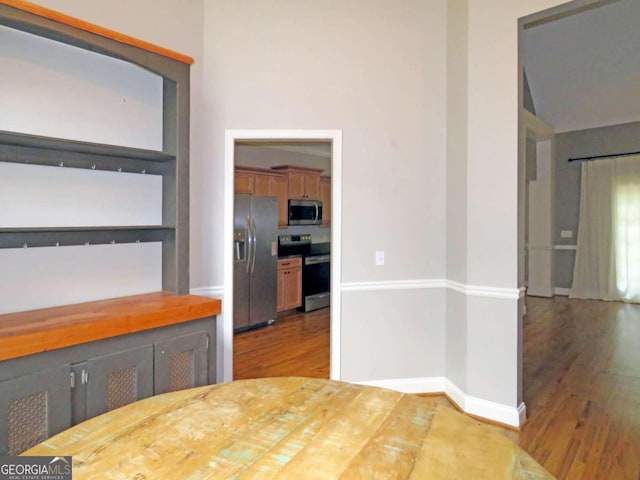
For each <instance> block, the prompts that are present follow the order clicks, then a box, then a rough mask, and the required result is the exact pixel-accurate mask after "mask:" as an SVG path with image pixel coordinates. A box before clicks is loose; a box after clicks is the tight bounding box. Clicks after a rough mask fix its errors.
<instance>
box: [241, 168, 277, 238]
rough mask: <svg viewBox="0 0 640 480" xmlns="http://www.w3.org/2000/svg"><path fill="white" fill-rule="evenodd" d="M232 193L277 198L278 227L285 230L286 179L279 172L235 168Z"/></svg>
mask: <svg viewBox="0 0 640 480" xmlns="http://www.w3.org/2000/svg"><path fill="white" fill-rule="evenodd" d="M233 184H234V193H245V194H248V195H266V196H272V197H278V227H279V228H287V226H288V225H287V222H288V211H287V209H288V193H287V191H288V188H287V177H286V175H284V174H282V173H280V172H274V171H271V170H265V169H261V168H253V167H241V166H237V167H236V168H235V178H234V182H233Z"/></svg>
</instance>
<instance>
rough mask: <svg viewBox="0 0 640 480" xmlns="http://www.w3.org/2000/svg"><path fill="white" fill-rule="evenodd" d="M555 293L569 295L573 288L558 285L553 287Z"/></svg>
mask: <svg viewBox="0 0 640 480" xmlns="http://www.w3.org/2000/svg"><path fill="white" fill-rule="evenodd" d="M553 293H555V294H556V295H562V296H564V297H568V296H569V294H570V293H571V289H570V288H559V287H556V288H554V289H553Z"/></svg>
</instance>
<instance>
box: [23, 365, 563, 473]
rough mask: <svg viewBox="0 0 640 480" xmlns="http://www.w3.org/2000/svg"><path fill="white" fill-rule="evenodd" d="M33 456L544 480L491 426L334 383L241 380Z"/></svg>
mask: <svg viewBox="0 0 640 480" xmlns="http://www.w3.org/2000/svg"><path fill="white" fill-rule="evenodd" d="M24 455H55V456H67V455H71V456H72V457H73V458H72V463H73V478H74V480H80V479H136V480H142V479H148V480H152V479H153V480H155V479H160V480H162V479H178V480H180V479H190V480H195V479H232V478H233V479H236V478H238V479H260V480H263V479H269V478H272V479H295V480H309V479H332V478H343V479H367V480H369V479H405V478H411V479H474V480H478V479H491V480H496V479H503V478H504V479H547V478H549V479H550V478H553V476H552V475H550V474H549V473H548V472H547V471H546V470H545V469H544V468H543V467H541V466H540V465H539V464H538V463H536V461H535V460H533V459H532V458H531V457H530V456H529V455H528V454H527V453H526V452H524V451H523V450H522V449H521V448H520V447H518V446H517V445H516V444H514V443H513V442H512V441H511V440H509V439H508V438H506V437H505V436H504V435H502V434H501V433H499V432H498V431H497V430H496V429H494V428H492V427H491V426H489V425H486V424H483V423H482V422H479V421H477V420H475V419H472V418H470V417H468V416H466V415H464V414H462V413H460V412H457V411H455V410H453V409H451V408H448V407H443V406H438V404H437V403H436V402H433V401H430V399H429V398H424V397H419V396H417V395H410V394H402V393H399V392H396V391H392V390H386V389H382V388H375V387H367V386H362V385H356V384H351V383H344V382H338V381H332V380H322V379H311V378H299V377H282V378H266V379H255V380H240V381H235V382H231V383H226V384H218V385H210V386H205V387H198V388H194V389H190V390H183V391H178V392H172V393H167V394H163V395H158V396H155V397H151V398H147V399H145V400H141V401H138V402H136V403H133V404H130V405H127V406H125V407H122V408H119V409H117V410H113V411H110V412H107V413H105V414H103V415H101V416H98V417H95V418H92V419H90V420H87V421H85V422H83V423H81V424H78V425H76V426H74V427H72V428H70V429H69V430H66V431H64V432H62V433H59V434H58V435H55V436H53V437H51V438H49V439H48V440H46V441H45V442H43V443H41V444H39V445H37V446H35V447H33V448H31V449H30V450H28V451H26V452H25V453H24Z"/></svg>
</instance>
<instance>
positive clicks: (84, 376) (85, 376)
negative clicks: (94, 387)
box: [80, 368, 89, 385]
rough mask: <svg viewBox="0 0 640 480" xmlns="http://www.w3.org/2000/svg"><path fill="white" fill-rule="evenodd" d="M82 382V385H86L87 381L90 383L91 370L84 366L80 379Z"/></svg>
mask: <svg viewBox="0 0 640 480" xmlns="http://www.w3.org/2000/svg"><path fill="white" fill-rule="evenodd" d="M80 383H81V384H82V385H86V384H87V383H89V372H88V371H86V370H85V369H84V368H83V369H82V378H81V379H80Z"/></svg>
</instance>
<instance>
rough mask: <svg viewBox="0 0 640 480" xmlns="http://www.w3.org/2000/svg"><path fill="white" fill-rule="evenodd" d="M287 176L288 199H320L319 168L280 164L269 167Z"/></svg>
mask: <svg viewBox="0 0 640 480" xmlns="http://www.w3.org/2000/svg"><path fill="white" fill-rule="evenodd" d="M271 168H272V169H274V170H277V171H280V172H283V173H284V174H286V176H287V183H288V189H289V199H295V200H320V174H321V173H322V170H321V169H317V168H306V167H296V166H291V165H281V166H277V167H271Z"/></svg>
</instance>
